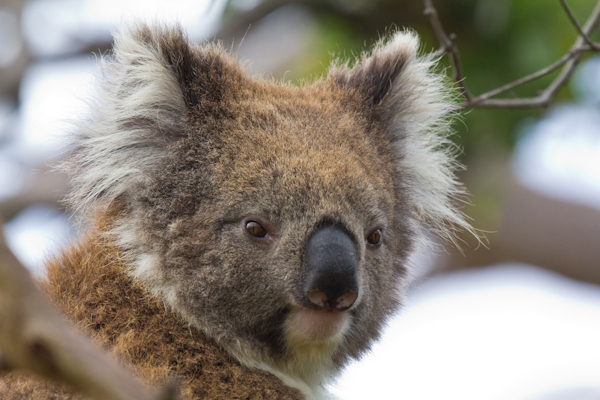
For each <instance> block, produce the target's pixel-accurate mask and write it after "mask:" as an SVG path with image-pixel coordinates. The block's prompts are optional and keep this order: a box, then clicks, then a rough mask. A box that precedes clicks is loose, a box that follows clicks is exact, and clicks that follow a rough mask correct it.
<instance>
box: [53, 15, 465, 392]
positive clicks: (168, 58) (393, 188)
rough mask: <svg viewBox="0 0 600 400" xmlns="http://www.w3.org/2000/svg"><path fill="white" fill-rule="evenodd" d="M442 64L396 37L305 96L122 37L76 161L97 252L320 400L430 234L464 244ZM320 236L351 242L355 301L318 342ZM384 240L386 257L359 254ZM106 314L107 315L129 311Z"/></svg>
mask: <svg viewBox="0 0 600 400" xmlns="http://www.w3.org/2000/svg"><path fill="white" fill-rule="evenodd" d="M434 67H435V61H434V60H432V59H431V58H430V57H429V56H423V55H419V54H418V40H417V38H416V36H415V35H414V34H412V33H410V32H398V33H396V34H394V35H393V36H392V37H390V38H389V39H388V40H386V41H382V42H381V43H379V44H378V45H377V46H376V47H375V48H374V50H373V52H372V54H370V55H365V56H363V57H362V58H360V59H359V60H358V61H357V63H356V65H354V66H353V67H349V66H334V67H332V69H331V70H330V73H329V75H328V77H327V78H325V79H320V80H317V81H315V82H314V83H312V84H310V85H306V86H304V87H300V88H299V87H293V86H290V85H286V84H277V83H274V82H271V81H266V80H263V79H261V78H252V77H249V76H247V75H246V74H245V72H244V71H243V70H242V69H241V68H240V67H239V66H238V65H237V63H236V61H235V59H234V58H233V57H232V56H231V55H229V54H228V53H227V52H226V51H224V50H223V49H222V48H221V47H219V46H218V45H215V44H209V45H204V46H202V47H196V46H193V45H190V44H189V43H188V41H187V39H186V38H185V36H184V34H183V33H182V32H181V30H180V29H179V28H174V29H166V28H163V27H153V28H149V27H147V26H143V25H140V26H133V27H130V28H126V29H124V30H122V31H121V32H120V33H119V34H118V35H117V36H116V38H115V48H114V54H113V57H112V58H110V59H108V60H103V62H102V76H101V82H100V84H99V85H98V92H97V94H96V97H95V100H94V104H93V107H92V113H91V115H90V116H89V118H88V119H87V121H85V122H84V123H82V124H81V135H80V136H79V137H78V139H77V144H76V149H75V151H74V153H73V156H72V157H71V158H70V161H69V162H68V163H67V164H66V167H67V169H68V170H69V173H70V174H71V176H72V181H73V187H74V189H73V192H72V196H71V202H72V204H73V205H74V206H75V207H76V208H78V209H79V210H81V211H84V212H88V213H93V214H96V215H99V216H103V215H106V214H107V213H109V211H110V214H111V215H112V217H111V218H112V219H111V222H110V223H109V224H106V225H105V226H104V228H103V229H102V235H100V236H95V237H93V238H92V239H90V244H89V246H95V245H97V243H98V242H99V241H106V243H110V246H114V251H115V252H118V254H119V260H120V261H119V262H120V264H119V265H121V266H122V267H121V268H122V271H123V272H125V273H126V274H127V276H128V278H126V279H131V281H127V282H129V283H127V284H128V285H129V284H131V285H134V286H135V287H138V286H139V287H140V288H143V290H145V291H147V292H149V293H150V294H151V295H152V298H148V302H149V304H150V303H152V302H154V301H155V300H152V299H159V300H160V301H162V302H164V304H165V305H166V307H167V308H168V309H169V310H173V311H174V312H175V313H176V314H177V315H178V316H180V317H181V318H182V319H183V321H185V323H186V324H190V325H191V326H192V327H193V328H194V329H193V330H192V332H191V333H190V335H199V336H200V337H202V338H208V339H202V340H203V341H204V342H206V340H211V341H214V343H215V344H216V345H215V346H214V349H219V347H218V346H220V347H222V348H223V349H225V350H226V351H227V353H228V354H229V355H230V356H232V357H233V358H234V359H235V360H236V362H238V363H240V364H241V365H244V366H246V367H250V368H255V369H260V370H263V371H267V372H269V373H271V374H273V375H275V376H277V377H278V378H280V379H281V380H282V381H283V382H284V383H285V384H287V385H288V386H290V387H292V388H296V389H298V390H300V391H301V392H302V393H303V395H304V396H306V397H308V398H320V397H323V396H325V394H324V393H323V390H322V384H323V383H324V381H326V380H327V379H328V378H329V377H331V376H333V375H335V374H336V373H337V372H338V371H339V370H340V369H341V368H342V367H343V365H344V364H345V363H346V362H347V361H348V360H349V359H351V358H359V357H360V356H361V354H363V353H364V352H365V351H367V350H368V349H369V347H370V345H371V344H372V343H373V341H374V340H376V339H377V338H378V337H379V335H380V332H381V329H382V327H383V326H384V324H385V321H386V320H387V318H388V317H389V316H390V315H391V314H392V313H393V312H394V311H395V310H397V309H398V307H399V306H400V305H401V302H402V297H403V295H404V290H405V288H406V285H407V284H408V282H409V280H410V273H409V271H408V269H407V259H408V257H409V255H410V254H412V253H413V252H414V251H415V249H416V248H417V246H418V245H419V244H420V243H421V242H423V241H424V239H423V238H424V237H425V236H424V235H423V232H422V231H423V229H424V228H429V229H432V230H433V231H435V232H437V233H438V234H439V235H440V236H441V237H442V238H444V239H447V240H450V241H452V240H453V238H454V233H455V232H456V231H457V230H460V229H466V230H469V231H471V227H470V226H469V224H468V223H467V222H466V221H465V219H464V217H463V215H462V214H461V212H460V211H459V210H458V209H457V208H456V204H455V201H456V200H457V199H459V198H460V197H462V196H463V195H464V191H463V189H462V187H461V186H460V185H459V184H458V182H457V181H456V179H455V177H454V169H455V168H456V167H457V164H456V163H455V161H454V158H453V154H452V150H451V148H452V146H451V145H450V142H449V141H448V139H447V135H448V133H449V123H450V122H449V119H448V115H449V114H450V113H451V112H452V111H453V110H454V107H453V105H452V101H451V98H452V96H451V94H449V92H448V90H447V87H448V86H447V85H446V83H445V82H444V78H443V77H442V75H440V74H437V73H436V72H435V71H434ZM248 221H254V222H258V223H260V224H261V225H262V226H263V227H264V228H265V229H266V232H267V233H268V235H267V236H265V238H264V240H262V239H261V240H258V239H257V238H253V237H251V235H249V234H248V232H246V230H245V224H246V223H247V222H248ZM326 225H333V226H338V227H341V228H342V229H343V231H344V232H346V233H347V234H348V235H349V237H350V238H351V239H352V241H353V243H354V244H355V246H356V254H357V255H358V256H357V257H358V260H357V262H358V264H357V265H358V270H357V279H358V286H359V289H358V298H357V300H356V301H355V302H354V304H353V305H352V307H351V309H350V310H348V311H344V313H347V315H346V316H345V317H347V318H346V319H344V321H345V322H344V324H343V326H342V325H340V326H341V328H340V329H339V330H338V331H337V333H336V334H335V335H332V336H331V337H328V338H325V339H314V338H312V339H311V338H309V337H306V336H305V335H303V334H301V332H299V331H298V329H297V326H295V325H294V323H293V321H294V320H295V319H294V316H297V315H299V314H298V313H303V312H304V313H305V314H302V315H304V316H307V315H308V316H310V314H307V313H306V312H305V311H303V310H306V309H308V308H310V307H311V304H310V302H308V300H307V298H306V293H305V290H304V288H305V281H306V279H307V271H306V269H305V259H306V254H305V251H306V243H307V241H308V239H309V238H310V237H311V235H312V234H313V233H314V232H315V231H316V230H318V229H319V228H320V227H323V226H326ZM374 229H379V230H380V232H381V233H382V237H383V242H382V244H381V245H379V246H372V245H369V244H368V243H367V241H366V238H367V237H368V235H369V233H370V232H372V231H373V230H374ZM102 243H104V242H102ZM102 246H108V244H103V245H102ZM111 248H112V247H111ZM78 251H79V252H80V253H82V254H83V255H82V257H84V259H85V260H88V258H85V253H86V251H88V250H85V249H84V250H78ZM86 262H87V261H86ZM90 262H91V261H90ZM58 263H60V261H58ZM111 268H112V267H111ZM113 278H114V280H115V281H116V282H119V281H121V280H123V279H125V278H124V275H123V274H120V275H114V276H113ZM52 282H53V284H55V285H60V280H53V281H52ZM136 285H137V286H136ZM136 290H137V289H136ZM139 290H142V289H139ZM50 291H51V292H52V290H50ZM78 296H79V295H77V294H76V295H73V301H74V302H75V303H77V302H79V301H80V297H78ZM106 301H107V303H106V304H107V305H106V307H107V308H103V309H102V310H104V311H102V314H103V315H104V314H109V308H110V307H113V309H114V310H115V312H116V311H118V309H119V308H118V307H116V308H115V307H114V306H110V304H111V300H110V298H108V297H107V300H106ZM152 304H153V303H152ZM68 307H70V308H73V307H75V306H74V305H70V306H68ZM119 307H121V306H119ZM131 312H132V313H133V312H138V310H137V309H136V310H135V311H133V309H132V311H131ZM153 312H154V311H153ZM155 312H156V313H159V314H160V315H169V314H168V313H166V312H165V311H164V310H163V309H161V310H160V311H155ZM73 317H74V318H75V320H79V319H80V318H82V317H83V316H81V315H79V314H77V313H75V314H73ZM111 318H113V319H114V320H115V323H116V322H117V321H120V322H121V323H123V321H124V318H125V316H121V314H119V313H118V312H117V314H116V316H113V317H111ZM127 318H131V317H130V316H129V315H128V316H127ZM165 318H166V317H165ZM169 318H172V320H171V323H173V324H176V322H175V321H176V319H175V318H174V317H169ZM127 321H128V320H127ZM182 326H183V325H182ZM119 329H121V326H119V328H115V330H114V331H115V332H118V331H119ZM140 329H141V327H140ZM132 332H133V331H132ZM163 333H164V334H165V336H164V337H163V340H165V341H169V340H170V339H169V335H167V334H166V332H163ZM131 335H134V333H131ZM100 341H101V342H104V343H108V344H109V345H110V346H115V343H114V341H113V342H111V341H110V340H105V339H101V340H100ZM159 342H160V340H158V339H157V346H158V345H159ZM204 342H203V343H204ZM124 346H125V347H127V346H128V345H124ZM132 346H133V345H132ZM152 351H154V349H153V350H152ZM214 351H218V350H214ZM117 352H118V353H119V354H121V352H120V351H118V350H117ZM126 353H127V354H135V356H131V357H130V361H131V362H132V363H136V362H138V361H136V360H139V359H144V356H142V355H140V354H138V353H137V352H135V351H133V350H128V351H127V352H126ZM188 355H189V357H192V358H193V355H192V354H190V353H186V357H187V356H188ZM128 357H129V356H128ZM148 357H151V358H152V357H155V358H156V360H155V361H156V362H157V363H164V362H165V358H164V357H167V356H166V355H163V354H162V353H161V352H160V351H158V352H157V354H156V355H154V356H153V355H150V356H148ZM144 362H146V361H144ZM179 362H183V359H182V360H181V361H178V363H179ZM201 362H205V361H204V359H203V360H201ZM202 365H203V364H202ZM140 368H141V369H140V371H141V372H140V373H141V374H142V375H144V376H147V377H148V376H149V375H148V371H152V368H150V369H144V368H145V367H143V366H142V367H140ZM227 368H229V367H227ZM177 371H179V370H177ZM246 371H247V372H248V373H249V374H250V371H253V370H252V369H247V370H246ZM179 372H181V371H179ZM161 374H163V375H164V370H163V372H162V373H161ZM182 374H183V378H182V379H184V381H186V382H188V381H189V382H191V381H194V380H196V379H198V377H197V375H194V373H193V371H192V372H190V371H188V370H183V372H182ZM150 375H152V374H150ZM150 378H151V380H152V376H150ZM211 382H212V381H211ZM211 384H212V383H211ZM190 385H192V384H191V383H190ZM265 385H266V384H265ZM192 386H193V385H192ZM266 387H270V386H265V388H266ZM206 390H208V388H207V389H206ZM211 390H212V389H211ZM265 390H267V389H265ZM269 390H271V389H269ZM273 390H275V389H273ZM265 396H267V395H265ZM290 396H291V395H290ZM275 397H277V396H275Z"/></svg>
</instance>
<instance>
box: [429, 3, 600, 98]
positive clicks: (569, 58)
mask: <svg viewBox="0 0 600 400" xmlns="http://www.w3.org/2000/svg"><path fill="white" fill-rule="evenodd" d="M423 1H424V4H425V15H427V16H428V17H429V20H430V23H431V26H432V29H433V31H434V33H435V35H436V37H437V39H438V41H439V42H440V45H441V47H440V49H439V50H438V52H437V53H436V54H438V53H439V55H443V54H448V57H449V58H450V62H451V64H452V67H453V71H454V80H455V81H456V83H457V85H458V86H459V88H460V89H461V92H462V94H463V96H464V97H465V100H466V101H465V102H463V103H462V104H461V107H462V108H474V107H488V108H534V107H547V106H548V105H549V104H550V102H551V101H552V99H553V98H554V97H555V96H556V94H557V93H558V91H559V90H560V89H561V88H562V87H563V86H564V85H565V84H566V83H567V82H568V81H569V79H570V78H571V76H572V75H573V72H574V71H575V68H576V67H577V65H578V64H579V62H580V61H581V57H582V56H583V53H585V52H588V51H600V44H598V43H596V42H594V41H592V40H591V39H590V36H589V35H590V33H591V32H592V31H593V30H594V29H595V28H596V26H597V25H598V23H599V22H600V0H599V1H598V3H597V4H596V6H595V7H594V9H593V11H592V13H591V14H590V17H589V18H588V20H587V21H586V23H585V25H584V26H583V28H582V27H580V26H579V24H578V23H577V20H576V19H575V17H574V16H573V14H572V13H571V11H570V9H569V8H568V7H567V5H566V3H565V2H564V0H560V2H561V4H562V5H563V8H564V9H565V12H566V13H567V15H568V16H569V19H570V20H571V22H572V23H573V24H574V25H575V27H576V28H577V30H578V32H579V36H578V37H577V40H576V41H575V43H574V44H573V46H572V47H571V49H570V50H569V52H568V53H567V54H565V55H564V56H562V57H561V58H560V59H559V60H558V61H556V62H554V63H553V64H551V65H549V66H547V67H546V68H543V69H541V70H539V71H537V72H535V73H533V74H530V75H527V76H525V77H523V78H520V79H517V80H516V81H513V82H511V83H508V84H506V85H503V86H501V87H499V88H497V89H494V90H491V91H489V92H486V93H484V94H482V95H479V96H477V97H473V95H472V94H470V92H469V91H468V90H467V88H466V85H465V79H464V76H463V74H462V68H461V65H460V60H459V57H458V49H457V48H456V45H455V43H454V38H453V37H452V35H450V37H449V36H448V35H446V33H445V32H444V29H443V28H442V25H441V22H440V20H439V17H438V15H437V11H436V9H435V7H434V6H433V3H432V0H423ZM560 67H563V69H562V71H561V72H560V73H559V75H558V76H557V77H556V78H555V79H554V81H552V83H551V84H550V85H549V86H548V87H547V88H546V89H545V90H544V91H543V92H542V93H541V94H540V95H538V96H536V97H530V98H516V99H492V97H495V96H497V95H499V94H501V93H504V92H506V91H508V90H510V89H513V88H515V87H517V86H520V85H523V84H524V83H527V82H530V81H533V80H535V79H538V78H540V77H542V76H545V75H548V74H550V73H552V72H553V71H556V70H557V69H559V68H560Z"/></svg>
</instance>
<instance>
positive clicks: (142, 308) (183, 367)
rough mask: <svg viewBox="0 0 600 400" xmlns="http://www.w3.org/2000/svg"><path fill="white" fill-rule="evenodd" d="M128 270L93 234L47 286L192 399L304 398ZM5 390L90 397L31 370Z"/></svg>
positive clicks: (130, 360) (105, 337)
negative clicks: (247, 363)
mask: <svg viewBox="0 0 600 400" xmlns="http://www.w3.org/2000/svg"><path fill="white" fill-rule="evenodd" d="M125 271H126V265H125V263H124V261H123V259H122V258H121V257H120V254H119V251H118V250H117V249H116V248H114V247H113V246H110V245H108V244H107V243H106V242H105V241H104V240H102V239H99V236H98V234H93V235H90V236H88V237H86V238H85V239H84V240H83V241H82V242H81V243H79V244H76V245H73V246H71V247H70V248H69V249H66V250H65V251H64V252H63V253H62V254H61V255H60V256H59V257H57V258H55V259H54V260H52V261H51V262H50V263H48V279H47V280H46V281H44V282H42V287H43V289H44V290H45V291H46V292H47V293H48V294H49V295H50V297H51V298H52V299H53V300H54V301H55V302H56V304H57V306H58V307H60V308H61V309H62V310H64V312H65V314H66V315H67V317H68V318H69V319H70V320H72V321H76V323H77V327H78V328H79V329H80V330H82V331H83V332H86V333H88V334H89V335H90V337H91V338H92V339H93V340H94V341H95V342H96V343H98V344H100V345H102V346H104V347H106V348H108V349H110V350H111V351H112V353H113V354H115V355H116V356H118V357H119V359H121V360H122V361H123V362H125V363H126V364H127V365H129V366H131V367H132V368H133V370H134V371H135V372H137V373H138V375H139V376H141V377H143V379H144V380H145V381H147V382H149V383H153V384H160V383H164V382H165V381H166V380H167V378H175V379H176V380H177V382H179V384H180V388H181V393H182V395H183V398H184V399H290V400H292V399H301V398H303V396H302V395H301V394H300V393H299V392H298V391H297V390H295V389H292V388H290V387H287V386H285V385H284V384H283V383H282V382H281V381H280V380H279V379H277V378H276V377H274V376H273V375H270V374H268V373H266V372H262V371H258V370H254V369H250V368H247V367H243V366H241V365H240V364H239V363H237V362H236V361H235V360H233V359H232V358H231V357H230V356H229V355H228V354H227V353H226V352H225V351H224V350H223V349H222V348H220V347H219V346H217V345H216V344H215V343H214V342H213V341H211V340H208V339H206V337H205V336H204V335H203V334H202V333H200V332H198V330H196V329H194V328H190V327H189V326H188V325H187V324H186V323H184V322H183V321H182V320H181V319H180V318H179V317H177V316H176V315H175V314H173V313H172V312H169V311H167V310H166V309H165V307H164V306H163V305H162V303H161V302H160V301H159V300H158V299H155V298H153V297H152V296H151V295H149V294H148V293H146V292H145V291H144V289H143V288H141V287H140V286H139V285H138V284H136V283H135V282H133V281H132V280H131V278H129V277H128V276H127V274H126V272H125ZM0 389H1V390H0V398H1V399H6V400H9V399H10V400H17V399H31V400H36V399H40V400H41V399H61V400H63V399H65V400H66V399H69V400H79V399H83V397H82V396H81V395H78V394H75V393H72V392H71V391H69V389H68V388H65V387H64V386H62V385H56V384H52V383H50V382H45V381H41V380H39V378H36V377H32V376H30V375H29V374H24V373H12V374H10V375H7V376H5V377H2V378H0ZM5 396H8V397H5Z"/></svg>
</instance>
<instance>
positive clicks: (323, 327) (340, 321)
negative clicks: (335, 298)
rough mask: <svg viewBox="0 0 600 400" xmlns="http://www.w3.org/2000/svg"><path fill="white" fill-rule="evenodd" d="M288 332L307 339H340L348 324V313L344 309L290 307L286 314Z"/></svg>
mask: <svg viewBox="0 0 600 400" xmlns="http://www.w3.org/2000/svg"><path fill="white" fill-rule="evenodd" d="M287 322H288V329H289V330H288V332H289V331H291V332H290V333H291V334H292V335H293V336H297V337H299V338H303V339H305V340H309V341H323V340H330V339H334V340H335V339H336V338H339V339H341V338H342V336H343V335H344V333H345V332H346V330H347V329H348V327H349V325H350V313H348V312H345V311H335V310H332V309H328V310H311V309H308V308H304V307H294V308H292V310H291V312H290V315H289V316H288V321H287Z"/></svg>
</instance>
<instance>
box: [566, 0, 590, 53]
mask: <svg viewBox="0 0 600 400" xmlns="http://www.w3.org/2000/svg"><path fill="white" fill-rule="evenodd" d="M559 1H560V4H561V5H562V7H563V9H564V10H565V12H566V13H567V16H568V17H569V19H570V20H571V22H572V23H573V26H575V29H577V32H579V35H581V37H582V38H583V39H584V40H585V42H586V43H587V44H588V45H589V46H590V47H591V48H592V49H593V50H596V51H598V50H600V44H599V43H594V41H593V40H592V39H591V38H590V36H589V35H588V34H587V33H586V32H584V31H583V29H582V28H581V26H579V23H578V22H577V19H575V16H574V15H573V13H572V12H571V9H570V8H569V6H567V3H566V2H565V0H559Z"/></svg>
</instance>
